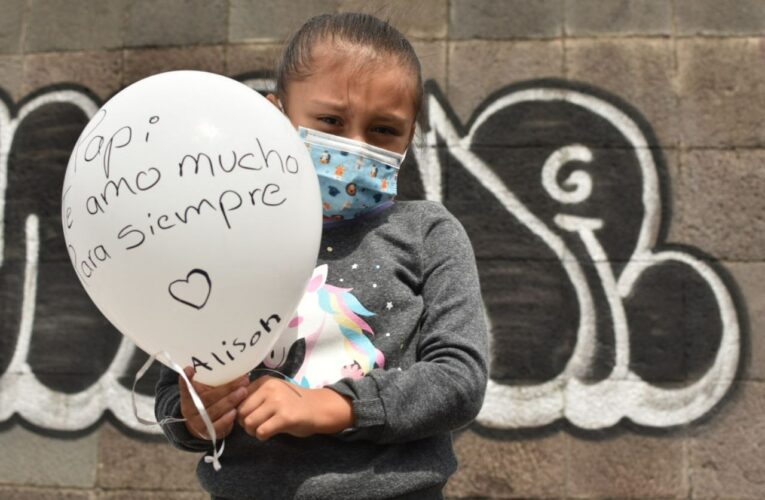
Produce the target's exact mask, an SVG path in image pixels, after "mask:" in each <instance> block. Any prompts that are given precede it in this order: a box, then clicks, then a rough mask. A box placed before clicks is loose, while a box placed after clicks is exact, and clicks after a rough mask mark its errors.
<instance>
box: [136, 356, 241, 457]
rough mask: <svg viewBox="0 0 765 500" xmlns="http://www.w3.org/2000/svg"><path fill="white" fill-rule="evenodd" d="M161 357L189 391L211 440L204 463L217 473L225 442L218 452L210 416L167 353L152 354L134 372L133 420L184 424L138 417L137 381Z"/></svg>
mask: <svg viewBox="0 0 765 500" xmlns="http://www.w3.org/2000/svg"><path fill="white" fill-rule="evenodd" d="M160 355H161V356H162V357H163V358H164V359H165V360H166V361H167V362H168V363H169V364H170V366H171V367H172V369H173V370H175V371H176V372H178V374H179V375H180V376H181V377H182V378H183V381H184V382H186V387H187V388H188V390H189V394H190V395H191V401H192V402H193V403H194V406H195V407H196V409H197V411H198V412H199V416H200V417H202V421H203V422H204V424H205V428H206V429H207V435H208V436H210V439H211V440H212V445H213V451H212V456H210V455H208V456H205V459H204V460H205V462H206V463H212V465H213V469H215V470H216V471H219V470H220V469H221V465H220V460H219V459H220V457H221V455H222V454H223V449H224V447H225V445H226V443H225V440H224V441H221V446H220V450H218V447H217V444H216V437H217V436H216V434H215V427H213V424H212V421H211V420H210V416H209V415H208V414H207V410H206V409H205V405H204V404H203V403H202V399H201V398H200V397H199V394H197V391H196V390H195V389H194V386H193V385H192V384H191V381H190V380H189V378H188V377H187V376H186V372H184V371H183V368H181V367H180V366H179V365H178V363H176V362H175V361H173V358H171V357H170V354H168V353H167V351H160V352H157V353H154V354H152V355H151V356H149V359H147V360H146V362H145V363H144V364H143V366H141V368H140V369H139V370H138V372H136V375H135V378H134V379H133V388H132V390H131V398H132V401H133V414H134V415H135V418H136V419H137V420H138V421H139V422H140V423H142V424H144V425H165V424H169V423H173V422H185V421H186V419H185V418H175V417H165V418H163V419H162V420H160V421H159V422H155V421H153V420H147V419H145V418H142V417H140V416H139V415H138V405H137V404H136V400H135V388H136V385H137V384H138V381H139V380H140V379H141V377H143V376H144V374H145V373H146V372H147V371H148V370H149V367H150V366H151V364H152V363H153V362H154V360H155V359H157V357H158V356H160Z"/></svg>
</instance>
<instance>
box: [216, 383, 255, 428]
mask: <svg viewBox="0 0 765 500" xmlns="http://www.w3.org/2000/svg"><path fill="white" fill-rule="evenodd" d="M246 397H247V389H246V388H244V387H240V388H238V389H236V390H234V392H231V393H229V394H226V395H225V396H223V398H221V399H219V400H218V401H216V402H215V403H213V405H212V406H210V407H209V408H207V415H209V416H210V420H212V421H213V422H215V421H216V420H218V419H219V418H221V417H222V416H224V415H226V414H227V413H228V412H230V411H231V410H236V408H237V407H238V406H239V405H240V404H241V403H242V401H244V398H246Z"/></svg>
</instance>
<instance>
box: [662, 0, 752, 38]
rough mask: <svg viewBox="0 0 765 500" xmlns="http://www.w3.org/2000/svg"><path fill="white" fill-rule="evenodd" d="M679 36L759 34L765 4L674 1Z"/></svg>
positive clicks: (740, 0) (742, 0) (749, 0)
mask: <svg viewBox="0 0 765 500" xmlns="http://www.w3.org/2000/svg"><path fill="white" fill-rule="evenodd" d="M675 22H676V25H677V28H676V29H677V33H678V34H680V35H761V34H763V33H765V6H763V4H762V1H761V0H675Z"/></svg>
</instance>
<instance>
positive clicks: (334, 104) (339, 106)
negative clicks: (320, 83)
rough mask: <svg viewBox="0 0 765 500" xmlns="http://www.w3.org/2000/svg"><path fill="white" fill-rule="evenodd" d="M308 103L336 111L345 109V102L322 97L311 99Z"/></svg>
mask: <svg viewBox="0 0 765 500" xmlns="http://www.w3.org/2000/svg"><path fill="white" fill-rule="evenodd" d="M310 103H311V104H316V105H319V106H322V107H324V108H329V109H330V110H332V111H337V112H341V111H345V109H346V106H345V104H343V103H342V102H340V101H325V100H323V99H311V100H310Z"/></svg>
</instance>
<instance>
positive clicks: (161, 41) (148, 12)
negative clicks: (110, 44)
mask: <svg viewBox="0 0 765 500" xmlns="http://www.w3.org/2000/svg"><path fill="white" fill-rule="evenodd" d="M227 21H228V3H227V2H226V1H225V0H148V1H147V0H144V1H141V2H130V3H129V4H128V7H127V16H126V26H125V46H126V47H140V46H146V45H159V46H162V45H192V44H216V43H223V42H225V41H226V36H227V33H226V26H227Z"/></svg>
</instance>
